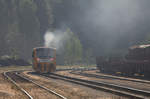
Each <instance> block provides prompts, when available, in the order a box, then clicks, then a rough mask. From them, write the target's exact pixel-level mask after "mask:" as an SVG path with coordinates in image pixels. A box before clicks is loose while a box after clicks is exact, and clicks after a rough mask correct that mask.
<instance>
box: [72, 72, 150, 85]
mask: <svg viewBox="0 0 150 99" xmlns="http://www.w3.org/2000/svg"><path fill="white" fill-rule="evenodd" d="M70 73H71V74H75V75H81V76H86V77H94V78H101V79H118V80H126V81H132V82H139V83H145V84H150V81H148V80H141V79H132V78H125V77H117V76H111V75H103V74H93V73H84V70H80V71H75V70H72V71H71V72H70Z"/></svg>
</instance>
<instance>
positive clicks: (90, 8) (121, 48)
mask: <svg viewBox="0 0 150 99" xmlns="http://www.w3.org/2000/svg"><path fill="white" fill-rule="evenodd" d="M64 1H65V3H64V5H58V6H57V7H56V10H54V13H55V15H56V18H55V22H54V23H55V26H56V27H59V26H60V27H61V25H63V24H65V25H67V26H69V27H71V29H72V30H73V31H74V32H75V33H78V35H79V37H80V39H81V41H82V43H83V46H84V48H89V47H91V48H92V49H93V52H94V54H95V55H102V56H103V54H104V55H108V56H109V55H110V54H112V53H115V54H118V53H119V54H120V53H121V54H122V53H124V52H126V51H127V49H128V47H129V46H132V45H135V44H140V43H141V42H143V41H144V40H145V39H147V37H148V36H149V33H150V29H149V27H150V10H149V9H150V7H149V4H150V1H149V0H142V1H141V0H92V1H91V0H82V1H81V0H71V1H69V0H64ZM117 52H118V53H117Z"/></svg>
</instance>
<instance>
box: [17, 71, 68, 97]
mask: <svg viewBox="0 0 150 99" xmlns="http://www.w3.org/2000/svg"><path fill="white" fill-rule="evenodd" d="M16 75H17V76H19V77H21V78H23V79H25V80H27V81H29V82H32V83H33V84H35V85H37V86H38V87H40V88H42V89H44V90H46V91H48V92H50V93H52V94H54V95H56V96H58V97H60V98H62V99H67V98H66V97H64V96H62V95H60V94H58V93H57V92H55V91H53V90H50V89H48V88H46V87H44V86H42V85H40V84H38V83H36V82H34V81H33V80H31V79H28V78H26V77H24V76H22V75H19V74H18V72H16Z"/></svg>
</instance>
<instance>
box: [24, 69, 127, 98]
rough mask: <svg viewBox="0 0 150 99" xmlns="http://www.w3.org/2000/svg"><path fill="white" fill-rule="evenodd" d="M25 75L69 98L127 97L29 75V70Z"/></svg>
mask: <svg viewBox="0 0 150 99" xmlns="http://www.w3.org/2000/svg"><path fill="white" fill-rule="evenodd" d="M25 75H26V76H28V77H29V78H31V79H34V81H36V82H38V83H39V84H42V85H44V86H46V87H47V88H49V89H51V90H54V91H56V92H57V93H60V94H62V95H63V96H65V97H67V98H68V99H127V98H125V97H120V96H116V95H113V94H110V93H105V92H102V91H97V90H94V89H91V88H87V87H84V86H80V85H76V84H72V83H69V82H65V81H62V80H56V79H55V80H54V79H46V78H43V77H39V76H35V75H29V74H27V72H25Z"/></svg>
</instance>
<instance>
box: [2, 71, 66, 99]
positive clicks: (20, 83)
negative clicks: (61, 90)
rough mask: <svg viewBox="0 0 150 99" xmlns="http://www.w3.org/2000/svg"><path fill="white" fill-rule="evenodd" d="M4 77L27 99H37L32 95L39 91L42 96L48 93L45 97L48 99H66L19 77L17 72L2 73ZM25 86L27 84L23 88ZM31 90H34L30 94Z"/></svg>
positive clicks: (27, 79)
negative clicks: (54, 98) (54, 97)
mask: <svg viewBox="0 0 150 99" xmlns="http://www.w3.org/2000/svg"><path fill="white" fill-rule="evenodd" d="M4 76H5V77H6V78H7V79H8V80H10V81H11V82H12V83H13V84H14V85H15V86H16V87H17V88H18V89H19V90H20V91H22V92H23V93H24V94H25V95H26V96H27V97H28V98H29V99H34V98H36V99H37V98H39V97H35V96H34V93H36V92H37V91H39V90H40V92H39V93H40V94H42V93H44V94H43V95H45V94H46V93H48V94H47V96H48V97H49V98H51V96H52V95H54V96H56V97H57V99H58V98H59V99H67V98H66V97H64V96H62V95H60V94H58V93H57V92H55V91H53V90H50V89H48V88H46V87H44V86H42V85H40V84H38V83H36V82H34V81H33V80H31V79H29V78H26V77H24V76H22V75H20V74H19V73H18V72H4ZM27 84H28V86H24V85H27ZM32 89H35V90H34V91H33V92H31V90H32ZM39 96H40V95H39ZM39 99H40V98H39Z"/></svg>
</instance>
